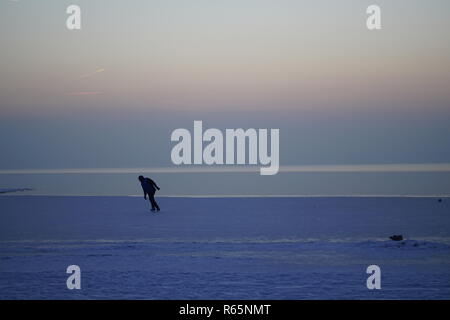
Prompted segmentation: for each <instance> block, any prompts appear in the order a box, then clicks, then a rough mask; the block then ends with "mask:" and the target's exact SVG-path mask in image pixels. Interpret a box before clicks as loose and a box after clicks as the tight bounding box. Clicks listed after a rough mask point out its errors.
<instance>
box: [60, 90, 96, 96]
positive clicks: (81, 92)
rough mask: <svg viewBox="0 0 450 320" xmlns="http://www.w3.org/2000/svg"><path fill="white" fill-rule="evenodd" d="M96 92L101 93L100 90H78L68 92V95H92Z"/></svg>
mask: <svg viewBox="0 0 450 320" xmlns="http://www.w3.org/2000/svg"><path fill="white" fill-rule="evenodd" d="M98 94H103V92H102V91H78V92H71V93H68V95H69V96H94V95H98Z"/></svg>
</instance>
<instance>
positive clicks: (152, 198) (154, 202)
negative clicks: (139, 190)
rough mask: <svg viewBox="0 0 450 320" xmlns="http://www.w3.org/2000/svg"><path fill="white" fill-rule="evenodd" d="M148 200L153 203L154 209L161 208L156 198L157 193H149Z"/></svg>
mask: <svg viewBox="0 0 450 320" xmlns="http://www.w3.org/2000/svg"><path fill="white" fill-rule="evenodd" d="M148 200H149V201H150V204H151V205H152V210H155V209H156V210H160V209H159V206H158V204H157V203H156V200H155V194H149V195H148Z"/></svg>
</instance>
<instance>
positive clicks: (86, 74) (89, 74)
mask: <svg viewBox="0 0 450 320" xmlns="http://www.w3.org/2000/svg"><path fill="white" fill-rule="evenodd" d="M105 70H106V69H105V68H98V69H97V70H95V71H94V72H90V73H85V74H82V75H81V76H80V78H81V79H84V78H90V77H92V76H94V75H96V74H98V73H102V72H104V71H105Z"/></svg>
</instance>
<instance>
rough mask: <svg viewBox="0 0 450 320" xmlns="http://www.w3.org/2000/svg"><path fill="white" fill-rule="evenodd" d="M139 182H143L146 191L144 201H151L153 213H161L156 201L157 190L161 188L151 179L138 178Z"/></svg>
mask: <svg viewBox="0 0 450 320" xmlns="http://www.w3.org/2000/svg"><path fill="white" fill-rule="evenodd" d="M138 179H139V181H140V182H141V186H142V190H143V191H144V199H145V200H147V195H148V200H149V201H150V204H151V205H152V209H151V211H155V210H156V211H159V210H160V209H159V206H158V204H157V203H156V200H155V192H156V190H159V187H158V186H157V185H156V183H155V181H153V180H152V179H150V178H144V177H143V176H139V177H138Z"/></svg>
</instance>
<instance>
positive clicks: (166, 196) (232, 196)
mask: <svg viewBox="0 0 450 320" xmlns="http://www.w3.org/2000/svg"><path fill="white" fill-rule="evenodd" d="M31 190H33V189H21V190H14V191H0V194H8V195H10V194H12V193H14V196H21V197H22V196H30V197H31V196H32V197H113V198H116V197H117V198H120V197H142V195H133V194H131V195H99V194H94V195H89V194H17V192H22V191H31ZM156 197H158V198H200V199H201V198H205V199H214V198H218V199H222V198H444V199H447V198H450V195H156Z"/></svg>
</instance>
